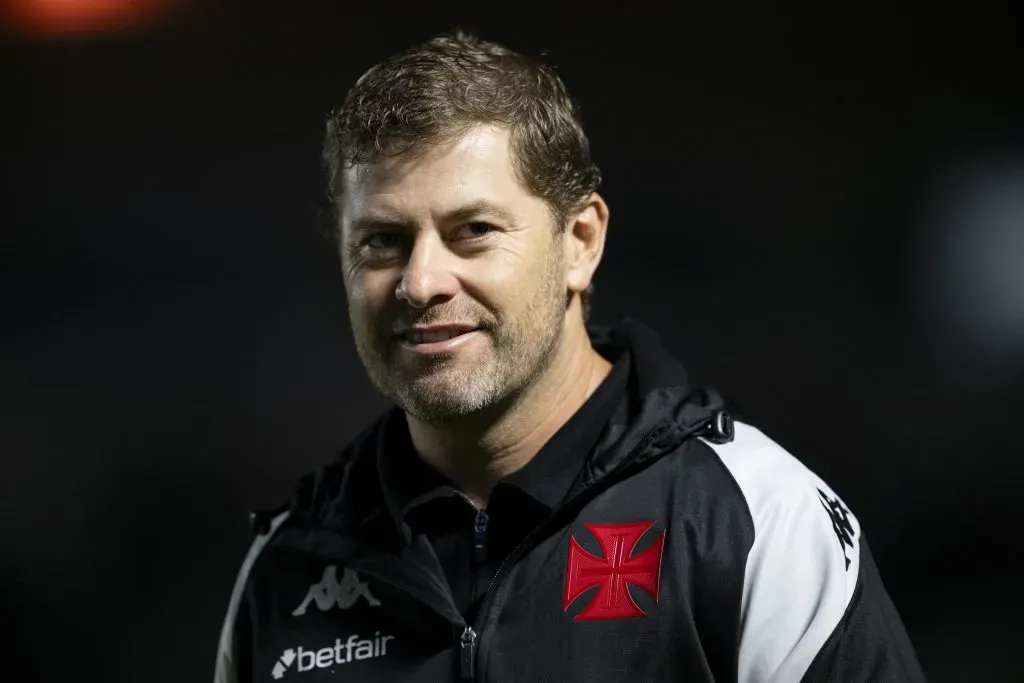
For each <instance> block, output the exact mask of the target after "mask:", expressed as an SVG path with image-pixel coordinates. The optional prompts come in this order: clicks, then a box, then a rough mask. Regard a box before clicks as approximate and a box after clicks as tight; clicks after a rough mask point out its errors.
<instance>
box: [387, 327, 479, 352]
mask: <svg viewBox="0 0 1024 683" xmlns="http://www.w3.org/2000/svg"><path fill="white" fill-rule="evenodd" d="M440 331H445V332H454V333H455V335H454V336H452V337H450V338H449V339H445V340H443V341H433V342H421V343H419V344H417V343H415V342H412V341H410V340H409V338H408V335H409V333H410V332H440ZM481 335H482V330H481V329H480V328H479V327H473V326H470V325H430V326H423V327H419V326H417V327H409V328H406V329H404V330H402V332H401V333H399V334H398V335H397V336H398V340H399V343H400V344H401V346H402V348H404V349H406V350H408V351H411V352H413V353H416V354H422V355H437V354H442V353H451V352H452V351H455V350H456V349H459V348H461V347H463V346H465V345H466V344H469V343H472V342H473V340H474V339H476V338H478V337H480V336H481Z"/></svg>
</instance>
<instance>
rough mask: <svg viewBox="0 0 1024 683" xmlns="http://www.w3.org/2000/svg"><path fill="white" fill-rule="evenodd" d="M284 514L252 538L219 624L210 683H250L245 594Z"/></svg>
mask: <svg viewBox="0 0 1024 683" xmlns="http://www.w3.org/2000/svg"><path fill="white" fill-rule="evenodd" d="M287 516H288V513H287V512H284V513H281V514H280V515H278V516H277V517H275V518H274V519H273V520H272V521H271V523H270V528H269V530H268V531H267V532H266V533H265V534H262V535H260V536H258V537H257V538H256V540H254V541H253V543H252V546H250V548H249V552H248V554H246V556H245V560H244V561H243V562H242V567H241V569H239V570H238V576H237V577H236V578H235V585H234V588H233V589H232V591H231V598H230V599H229V600H228V609H227V614H225V616H224V624H223V626H222V627H221V631H220V640H219V641H218V643H217V661H216V664H215V666H214V673H213V683H249V681H251V680H252V673H251V671H250V666H251V662H252V655H253V653H252V651H251V642H252V641H251V637H252V616H251V614H250V612H249V609H248V603H247V601H246V599H245V596H246V592H247V591H248V590H251V589H252V586H250V583H251V582H250V576H251V574H252V569H253V566H254V565H255V564H256V560H257V559H259V556H260V553H262V552H263V548H264V547H265V546H266V545H267V543H269V542H270V539H271V538H272V537H273V535H274V533H275V532H276V531H277V529H278V528H279V527H280V526H281V524H282V523H283V522H284V520H285V518H286V517H287Z"/></svg>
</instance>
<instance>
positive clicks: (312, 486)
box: [267, 319, 725, 528]
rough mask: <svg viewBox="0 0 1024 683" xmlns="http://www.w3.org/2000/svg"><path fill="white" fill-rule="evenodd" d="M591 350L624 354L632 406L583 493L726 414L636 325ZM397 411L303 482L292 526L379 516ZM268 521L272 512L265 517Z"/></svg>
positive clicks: (599, 337)
mask: <svg viewBox="0 0 1024 683" xmlns="http://www.w3.org/2000/svg"><path fill="white" fill-rule="evenodd" d="M588 333H589V335H590V338H591V342H592V343H593V345H594V348H595V349H596V350H597V351H598V352H599V353H600V354H601V355H602V356H604V357H605V358H607V359H608V360H609V361H611V362H613V363H614V362H616V361H617V360H619V359H620V358H621V357H622V355H623V354H627V353H628V354H629V363H630V372H629V389H628V394H629V400H628V407H627V409H626V416H625V419H621V418H620V419H615V420H612V421H611V422H610V423H609V424H608V425H607V426H606V427H605V428H604V431H603V432H602V434H601V436H600V438H599V440H598V442H597V445H596V446H595V448H594V451H593V454H592V456H591V457H590V458H589V460H588V462H587V472H586V477H584V478H583V481H582V482H581V483H580V486H587V485H589V484H591V483H593V482H595V481H597V480H599V479H601V478H602V477H603V476H606V475H607V474H608V473H610V472H612V471H614V470H616V469H617V468H619V467H621V466H623V465H626V464H628V462H629V461H630V460H631V459H634V458H637V457H639V456H642V455H643V454H645V453H647V452H649V451H651V450H652V449H654V450H657V449H662V448H669V447H672V446H674V445H676V444H678V443H679V441H681V440H682V439H684V438H686V437H687V436H689V435H690V434H692V433H693V431H694V428H695V427H696V426H697V425H700V424H703V423H705V422H708V421H709V419H710V418H711V416H712V414H713V413H714V412H715V411H719V410H722V409H723V408H724V407H725V404H724V401H723V399H722V398H721V397H720V396H718V394H716V393H714V392H711V391H706V390H691V388H690V386H689V384H688V382H687V378H686V372H685V370H684V369H683V367H682V365H681V364H680V363H679V362H678V361H676V360H675V358H673V357H672V356H671V355H670V354H669V353H668V352H667V351H666V350H665V349H664V348H663V347H662V345H661V342H660V340H659V339H658V337H657V335H656V334H655V333H654V332H652V331H651V330H649V329H648V328H647V327H645V326H643V325H642V324H640V323H639V322H636V321H635V320H631V319H625V320H623V321H621V322H620V323H618V324H616V325H614V326H593V327H589V328H588ZM399 413H400V411H399V410H398V409H397V408H392V409H391V410H390V411H388V412H387V413H385V414H384V415H382V416H381V417H380V418H379V419H378V420H376V421H375V422H374V423H373V424H371V425H370V426H369V427H368V428H367V429H365V430H364V431H363V432H362V433H361V434H360V435H359V436H357V437H356V438H355V439H354V440H353V441H352V442H351V443H350V444H349V445H348V446H346V447H345V448H344V449H343V450H342V451H341V452H340V453H339V455H338V458H337V459H336V460H335V461H334V462H332V463H330V464H329V465H327V466H326V467H324V468H322V469H321V470H319V471H317V472H314V473H312V474H309V475H307V476H305V477H303V478H302V479H301V480H300V481H299V483H298V486H297V487H296V491H295V495H294V497H293V499H292V501H291V503H290V505H289V506H288V507H287V509H289V510H290V512H291V517H292V522H293V523H298V524H303V525H309V526H324V527H346V528H350V527H351V526H352V525H353V524H355V525H356V526H359V525H361V524H362V523H364V522H367V521H369V520H371V519H374V518H377V517H382V516H381V515H378V513H379V511H380V510H381V509H382V507H383V496H382V492H381V488H380V479H379V476H378V470H377V457H378V452H379V451H380V450H381V448H382V441H383V436H384V433H385V429H384V426H385V424H386V423H387V421H388V420H389V419H394V418H395V417H397V416H398V414H399ZM267 514H270V513H267Z"/></svg>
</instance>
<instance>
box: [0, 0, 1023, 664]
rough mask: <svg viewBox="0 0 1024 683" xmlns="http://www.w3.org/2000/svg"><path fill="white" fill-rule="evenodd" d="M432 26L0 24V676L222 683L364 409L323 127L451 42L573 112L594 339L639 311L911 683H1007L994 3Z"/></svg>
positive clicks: (1007, 269) (20, 19) (272, 21)
mask: <svg viewBox="0 0 1024 683" xmlns="http://www.w3.org/2000/svg"><path fill="white" fill-rule="evenodd" d="M28 4H31V3H28ZM79 4H80V5H88V4H90V3H87V2H84V0H83V2H82V3H79ZM92 4H95V5H97V6H98V5H102V4H104V3H92ZM107 4H110V3H107ZM115 4H116V3H115ZM122 4H123V3H122ZM427 4H428V3H407V6H402V5H397V4H394V3H384V2H379V3H346V2H301V3H299V2H296V3H285V2H273V3H271V2H249V3H243V2H241V1H238V2H229V1H228V0H219V1H218V2H208V3H202V4H198V3H192V4H183V3H177V4H176V5H175V3H170V11H164V12H163V13H160V12H155V11H154V13H153V15H152V16H153V17H155V20H154V21H152V22H149V23H144V22H143V23H135V24H134V25H132V26H129V25H128V24H129V23H131V22H125V23H123V24H118V23H115V22H114V21H113V19H110V17H108V21H106V22H105V25H104V26H102V27H101V26H99V25H89V26H86V25H81V26H79V27H78V28H75V27H73V26H69V25H68V24H67V22H64V23H60V22H57V21H56V20H53V19H52V18H51V20H49V21H47V22H43V21H42V20H41V19H39V18H38V17H37V18H36V19H35V20H33V21H32V22H29V21H28V20H27V19H26V18H25V14H24V13H22V14H17V13H15V11H14V10H15V9H17V8H18V6H22V7H23V6H27V5H26V3H25V2H21V3H18V2H14V1H13V0H11V2H8V3H7V4H6V5H2V6H3V8H4V14H3V21H4V24H3V28H4V35H5V42H4V45H3V48H2V51H0V65H2V69H3V70H2V86H3V91H2V92H3V107H2V109H3V114H2V116H3V120H4V122H3V126H2V132H0V143H2V154H0V158H2V162H0V163H2V168H3V173H4V175H3V183H2V189H0V193H2V194H0V199H2V202H3V203H2V213H0V225H2V230H0V305H2V311H3V316H2V319H0V320H2V322H0V455H2V464H3V468H2V473H0V474H2V477H0V533H2V536H0V538H2V547H3V551H2V556H0V559H2V564H0V572H2V573H0V615H2V621H3V622H4V623H5V625H6V627H7V630H8V631H9V633H8V634H7V635H5V636H4V638H3V639H2V640H0V650H2V652H0V661H2V662H3V671H4V673H0V678H3V679H6V678H7V675H10V674H12V673H13V672H15V671H17V670H18V668H17V667H19V666H21V667H26V668H25V669H24V671H25V672H26V673H22V674H20V675H18V676H17V677H16V680H19V681H36V680H40V681H68V680H86V679H89V680H93V679H95V680H108V681H155V682H164V681H167V682H174V683H179V682H181V681H201V680H209V679H210V677H211V674H212V665H213V655H214V651H215V647H216V640H217V635H218V631H219V628H220V620H221V617H222V615H223V612H224V609H225V607H226V604H227V600H228V595H229V593H230V589H231V584H232V582H233V579H234V575H235V572H236V570H237V569H238V566H239V564H240V562H241V559H242V557H243V555H244V553H245V550H246V548H247V546H248V544H249V541H250V532H249V529H248V526H247V521H246V511H247V510H248V509H249V508H251V507H265V506H271V505H275V504H277V503H279V502H281V501H282V500H284V498H285V497H286V496H287V495H288V493H289V490H290V487H291V484H292V482H293V480H294V479H295V478H296V477H297V476H299V475H300V474H302V473H304V472H305V471H307V470H309V469H311V468H314V467H316V466H317V465H319V464H321V463H323V462H325V461H327V460H329V459H330V458H331V456H332V454H333V453H334V452H335V451H336V450H337V449H338V448H339V447H340V446H342V445H343V444H344V442H345V441H346V440H347V439H348V438H349V437H351V436H352V435H353V434H354V433H355V431H356V430H357V429H359V428H360V427H362V426H363V425H365V424H366V422H367V421H368V420H370V419H371V418H372V417H373V416H374V415H375V414H376V413H377V412H378V411H379V410H380V409H381V408H382V407H383V405H382V403H381V402H380V400H379V399H377V398H376V397H375V396H374V395H373V393H372V391H371V389H370V387H369V385H368V382H367V381H366V380H365V378H364V376H363V373H362V369H361V366H360V365H359V362H358V360H357V358H356V355H355V352H354V350H353V347H352V344H351V340H350V336H349V330H348V323H347V317H346V313H345V304H344V293H343V290H342V285H341V279H340V275H339V272H338V267H337V264H336V260H335V256H334V254H333V252H332V250H331V247H330V244H329V243H328V242H326V241H324V240H323V239H322V238H321V237H320V236H319V233H318V226H317V220H318V219H317V215H318V213H317V212H318V208H319V206H320V203H321V197H322V195H323V192H322V181H321V178H320V175H319V167H318V163H319V162H318V155H319V145H320V137H321V133H322V130H323V119H324V115H325V114H326V112H327V111H328V110H329V109H331V108H332V107H334V106H336V105H338V104H339V103H340V102H341V100H342V99H343V97H344V95H345V92H346V90H347V88H348V87H349V85H350V84H352V83H353V82H354V81H355V79H356V78H357V77H358V76H359V75H360V74H361V73H362V72H363V71H364V70H365V69H366V68H368V67H369V66H370V65H371V64H372V63H374V62H376V61H378V60H379V59H382V58H384V57H385V56H386V55H388V54H389V53H391V52H392V51H394V50H396V49H399V48H401V47H404V46H405V45H407V44H409V43H411V42H414V41H418V40H421V39H424V38H426V37H428V36H429V35H431V34H433V33H435V32H438V31H441V30H444V29H447V28H450V27H452V26H454V25H455V24H456V23H458V24H461V25H462V26H464V27H465V28H468V29H473V30H477V31H480V32H481V33H482V35H483V36H484V37H487V38H491V39H496V40H500V41H503V42H506V43H508V44H509V45H511V46H513V47H516V48H519V49H522V50H525V51H530V52H537V51H539V50H549V51H550V59H551V61H553V62H554V63H556V64H557V65H558V66H559V68H560V70H561V73H562V74H563V77H564V78H565V80H566V82H567V84H568V85H569V88H570V90H571V91H573V93H574V94H575V96H576V97H577V98H578V99H579V100H580V101H581V104H582V108H583V109H582V111H583V117H584V121H585V124H586V126H587V127H588V131H589V134H590V136H591V140H592V144H593V149H594V153H595V156H596V158H597V160H598V162H599V163H600V165H601V166H602V169H603V170H604V174H605V183H604V185H603V187H602V192H603V193H604V195H605V197H606V198H607V200H608V201H609V203H610V205H611V209H612V221H611V228H610V230H611V232H610V237H609V244H608V249H607V252H606V257H605V262H604V264H603V266H602V268H601V270H600V271H599V275H598V282H597V285H598V289H597V295H596V299H595V313H594V319H595V321H597V322H607V321H612V320H614V319H617V318H619V317H621V316H623V315H631V316H634V317H637V318H639V319H641V320H643V321H645V322H647V323H648V324H649V325H651V326H652V327H653V328H654V329H655V330H657V331H658V332H659V333H660V334H661V335H662V337H663V340H664V342H665V344H666V345H667V346H668V347H669V348H670V349H672V350H673V351H674V352H675V353H676V354H677V355H678V356H679V357H680V358H681V359H682V360H683V361H684V362H685V363H686V364H687V366H688V367H689V368H690V372H691V374H692V375H693V377H694V379H695V381H697V382H700V383H709V384H713V385H715V386H717V387H719V388H721V389H722V390H724V391H725V392H726V393H728V394H730V395H732V396H733V397H734V398H736V399H737V400H738V401H739V402H740V403H741V404H742V405H743V406H744V407H745V408H746V409H747V411H748V412H749V413H751V414H753V415H754V416H755V417H756V418H757V420H758V422H759V423H760V426H762V428H763V429H764V430H765V431H766V432H767V433H768V434H770V435H771V436H773V437H774V438H775V439H776V440H778V441H779V442H781V443H782V444H783V445H784V446H786V447H787V448H789V449H790V450H791V451H792V452H794V453H795V454H796V455H797V456H798V457H800V458H801V459H802V460H804V462H806V463H807V464H808V465H810V466H811V467H812V468H813V469H814V470H816V471H817V472H818V473H819V474H820V475H821V476H823V477H824V478H825V479H826V480H827V481H829V482H830V483H831V484H832V486H833V487H834V488H835V489H837V491H839V492H840V494H841V495H843V496H844V497H845V499H846V501H847V502H848V503H849V504H850V505H851V506H852V507H853V508H854V510H855V511H856V512H857V513H858V515H859V517H860V518H861V521H862V523H863V526H864V528H865V530H866V533H867V535H868V537H869V538H870V540H871V542H872V545H873V549H874V551H875V553H876V556H877V559H878V563H879V565H880V567H881V570H882V573H883V576H884V578H885V580H886V582H887V585H888V587H889V589H890V592H891V593H892V595H893V597H894V600H895V601H896V603H897V605H898V607H899V608H900V610H901V612H902V615H903V617H904V620H905V622H906V624H907V627H908V630H909V631H910V634H911V637H912V639H913V640H914V642H915V644H916V646H917V648H918V651H919V655H920V657H921V660H922V662H923V664H924V665H925V668H926V670H927V672H928V674H929V677H930V680H931V681H933V682H948V681H992V682H995V681H1021V680H1024V665H1022V664H1021V663H1020V660H1019V657H1017V656H1016V650H1017V649H1019V647H1020V643H1021V636H1022V631H1024V629H1022V626H1021V620H1020V617H1019V615H1020V613H1021V610H1022V608H1024V599H1022V597H1021V591H1020V590H1019V584H1020V580H1021V576H1022V571H1021V562H1020V557H1021V550H1022V547H1024V539H1022V536H1021V529H1022V521H1024V513H1022V512H1021V509H1022V508H1021V504H1020V496H1021V482H1022V479H1024V476H1022V475H1024V465H1022V463H1021V457H1020V456H1021V454H1022V447H1021V434H1020V419H1021V417H1020V409H1021V407H1022V406H1024V382H1022V381H1021V377H1022V372H1021V371H1022V369H1024V265H1022V262H1024V154H1022V149H1024V145H1022V143H1024V124H1022V122H1024V88H1022V86H1021V79H1020V73H1021V71H1020V70H1019V66H1018V63H1017V62H1018V61H1019V57H1020V56H1021V55H1020V52H1021V49H1020V47H1019V41H1018V40H1017V35H1016V34H1017V27H1018V23H1017V21H1016V17H1015V16H1013V15H1012V14H1010V10H1009V5H1007V9H1006V10H995V9H992V8H990V7H986V6H984V5H979V4H973V5H971V6H969V7H968V6H967V5H963V6H956V7H954V6H951V5H943V6H942V7H941V8H937V7H936V6H935V5H934V4H932V6H931V7H929V6H927V5H926V4H925V3H920V4H916V5H912V4H909V3H906V2H897V3H886V4H884V5H883V4H879V5H878V6H877V7H873V8H872V7H865V6H863V5H853V4H850V3H831V4H829V6H828V7H825V8H824V9H822V8H820V7H819V8H817V9H814V8H810V7H805V8H800V9H792V10H789V11H787V12H783V11H781V10H766V9H764V8H758V7H757V5H758V3H745V4H743V5H733V6H723V7H721V8H720V9H718V10H708V9H692V8H689V9H688V8H686V7H675V8H671V9H668V8H666V9H657V8H654V7H653V6H651V7H646V8H644V7H641V6H639V5H637V4H636V3H621V4H620V5H618V6H616V7H614V8H599V7H597V6H596V5H579V6H570V5H565V6H562V5H558V4H557V3H553V2H551V3H545V4H542V5H538V6H537V7H535V8H533V7H528V6H527V5H525V4H521V3H516V4H504V5H501V7H502V9H500V10H498V9H494V10H484V9H480V8H479V6H478V4H477V3H469V2H466V3H461V4H460V3H445V4H438V3H430V7H429V9H428V8H427V7H426V5H427ZM760 4H772V3H760ZM145 5H146V3H140V4H139V5H138V7H143V8H144V6H145ZM414 7H419V8H420V9H411V8H414ZM496 7H497V6H496ZM30 23H31V26H30Z"/></svg>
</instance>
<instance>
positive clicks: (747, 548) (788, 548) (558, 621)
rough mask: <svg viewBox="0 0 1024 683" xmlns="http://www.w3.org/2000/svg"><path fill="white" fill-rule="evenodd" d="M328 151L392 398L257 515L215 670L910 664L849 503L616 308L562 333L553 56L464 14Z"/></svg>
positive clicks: (878, 673)
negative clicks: (484, 36)
mask: <svg viewBox="0 0 1024 683" xmlns="http://www.w3.org/2000/svg"><path fill="white" fill-rule="evenodd" d="M324 157H325V162H326V167H327V175H328V181H329V187H330V191H331V196H332V198H333V200H334V203H335V206H336V209H337V215H338V220H337V237H338V246H339V251H340V257H341V266H342V273H343V277H344V282H345V288H346V294H347V300H348V311H349V317H350V320H351V324H352V331H353V335H354V338H355V342H356V348H357V350H358V353H359V357H360V358H361V359H362V362H363V364H364V365H365V367H366V370H367V373H368V374H369V376H370V378H371V380H372V381H373V384H374V385H375V386H376V387H377V389H378V390H379V391H380V392H381V393H382V394H383V395H384V396H386V397H387V398H388V399H390V400H391V401H392V402H393V403H394V404H395V408H394V409H393V410H392V411H390V412H389V413H388V414H386V415H385V416H383V417H382V418H381V419H380V420H379V421H378V422H377V423H376V424H374V425H372V426H371V427H370V428H369V429H367V430H366V431H365V432H364V433H363V434H362V435H361V436H360V437H359V438H357V439H356V440H355V441H354V442H353V443H352V444H350V445H349V446H348V447H347V448H345V449H344V451H343V452H342V453H341V455H340V457H339V458H338V459H337V461H336V462H334V463H332V464H330V465H328V466H327V467H325V468H324V469H323V470H322V471H320V472H318V473H316V474H314V475H311V476H309V477H306V478H305V479H303V480H302V481H301V482H300V484H299V486H298V487H297V490H296V493H295V496H294V498H293V500H292V501H291V502H290V503H289V504H288V505H287V506H286V507H284V508H282V509H281V510H279V511H276V512H274V513H270V514H268V515H256V516H255V521H256V527H257V538H256V540H255V542H254V544H253V546H252V549H251V551H250V552H249V554H248V556H247V557H246V559H245V562H244V564H243V566H242V569H241V571H240V573H239V576H238V579H237V582H236V585H235V591H234V593H233V595H232V597H231V600H230V604H229V608H228V614H227V617H226V620H225V623H224V628H223V632H222V636H221V641H220V646H219V652H218V658H217V669H216V681H218V682H219V683H234V682H236V681H237V682H245V683H249V682H251V681H274V680H281V679H289V680H296V681H306V682H313V681H328V680H345V681H444V680H460V679H461V680H477V681H588V682H601V681H688V682H697V681H717V682H721V681H737V682H742V683H755V682H761V681H773V682H779V683H786V682H790V681H793V682H795V681H865V682H866V681H871V682H873V683H878V682H881V681H923V680H924V678H923V675H922V673H921V669H920V666H919V664H918V662H917V660H916V657H915V655H914V652H913V649H912V647H911V645H910V643H909V642H908V639H907V636H906V633H905V631H904V628H903V626H902V624H901V622H900V619H899V617H898V616H897V614H896V611H895V609H894V607H893V605H892V604H891V602H890V600H889V598H888V596H887V595H886V592H885V589H884V588H883V586H882V583H881V581H880V579H879V576H878V572H877V570H876V568H875V565H874V563H873V561H872V559H871V556H870V554H869V553H868V549H867V547H866V545H864V542H863V538H862V536H861V529H860V525H859V524H858V522H857V519H856V518H855V517H854V515H853V514H852V513H851V512H850V511H849V509H848V508H847V507H846V506H845V505H844V504H843V502H842V501H841V500H840V499H839V497H838V496H837V495H836V494H835V492H834V491H833V490H832V489H830V488H829V487H828V486H827V485H826V484H825V483H824V482H823V481H821V480H820V479H819V478H818V477H816V476H815V475H814V474H813V473H811V472H810V471H808V470H807V469H806V468H805V467H804V466H803V465H801V464H800V463H799V462H798V461H797V460H796V459H794V458H793V457H792V456H791V455H789V454H788V453H787V452H786V451H784V450H783V449H782V448H781V447H780V446H778V445H776V444H775V443H773V442H772V441H771V440H769V439H768V437H766V436H765V435H764V434H762V433H761V432H760V431H758V430H757V429H755V428H754V427H752V426H749V425H747V424H744V423H742V422H739V421H737V420H734V419H733V417H731V416H730V413H729V412H727V411H726V409H725V404H724V402H723V400H722V399H720V398H719V397H717V395H715V394H714V393H713V392H709V391H702V390H696V389H693V388H691V387H690V386H689V385H688V384H687V381H686V377H685V374H684V372H683V370H682V368H681V367H680V366H679V365H678V364H677V363H676V362H675V361H674V360H673V359H672V358H671V357H670V356H669V355H667V354H666V352H665V351H664V350H662V348H661V347H660V346H659V344H658V342H657V340H656V338H655V337H654V336H653V334H652V333H651V332H649V331H647V330H645V329H644V328H643V327H642V326H640V325H639V324H636V323H632V322H626V323H623V324H620V325H619V326H617V327H615V328H611V329H601V328H593V329H591V330H589V331H588V329H587V327H586V324H585V323H586V318H587V314H588V298H589V295H590V284H591V280H592V278H593V276H594V272H595V270H596V269H597V266H598V263H599V262H600V260H601V254H602V251H603V249H604V245H605V234H606V229H607V226H608V216H609V213H608V207H607V205H606V204H605V201H604V200H603V199H602V198H601V196H600V195H599V194H598V193H597V192H596V191H595V190H596V188H597V185H598V182H599V178H600V176H599V173H598V170H597V168H596V166H595V165H594V164H593V163H592V162H591V159H590V154H589V150H588V143H587V138H586V137H585V135H584V133H583V130H582V128H581V126H580V123H579V119H578V117H577V114H576V111H575V110H574V108H573V105H572V102H571V100H570V99H569V97H568V95H567V93H566V91H565V88H564V86H563V84H562V82H561V81H560V80H559V78H558V77H557V76H556V75H555V74H554V72H553V71H552V70H551V69H549V68H548V67H545V66H543V65H540V64H538V63H536V62H534V61H532V60H530V59H527V58H525V57H523V56H521V55H518V54H516V53H513V52H511V51H509V50H507V49H505V48H503V47H500V46H498V45H494V44H491V43H486V42H481V41H479V40H477V39H475V38H473V37H471V36H467V35H465V34H463V33H461V32H455V33H453V34H450V35H446V36H442V37H438V38H436V39H434V40H431V41H429V42H427V43H425V44H423V45H419V46H416V47H414V48H412V49H410V50H408V51H406V52H405V53H402V54H399V55H397V56H394V57H392V58H391V59H389V60H387V61H385V62H383V63H382V64H379V65H377V66H375V67H374V68H372V69H371V70H370V71H369V72H367V73H366V74H365V75H364V76H363V77H362V78H360V79H359V81H358V82H357V83H356V85H355V86H354V87H353V88H352V90H351V91H350V92H349V94H348V96H347V98H346V100H345V102H344V104H343V106H342V107H341V108H340V109H339V110H338V111H337V112H335V113H334V114H332V116H331V117H330V119H329V123H328V129H327V140H326V144H325V148H324Z"/></svg>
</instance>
